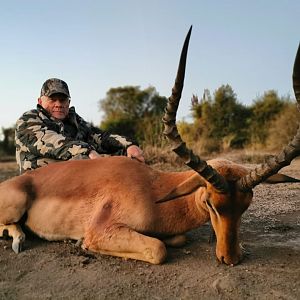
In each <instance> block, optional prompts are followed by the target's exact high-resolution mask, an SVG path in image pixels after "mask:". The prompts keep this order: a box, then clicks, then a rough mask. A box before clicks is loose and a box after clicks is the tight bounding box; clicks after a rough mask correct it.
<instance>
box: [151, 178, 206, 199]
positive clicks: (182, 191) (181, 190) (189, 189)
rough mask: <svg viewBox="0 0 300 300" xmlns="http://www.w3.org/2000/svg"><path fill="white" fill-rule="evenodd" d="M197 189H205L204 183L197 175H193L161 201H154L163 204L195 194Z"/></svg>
mask: <svg viewBox="0 0 300 300" xmlns="http://www.w3.org/2000/svg"><path fill="white" fill-rule="evenodd" d="M199 187H206V181H205V180H204V179H203V178H202V177H201V176H199V174H197V173H196V174H194V175H192V176H191V177H189V178H188V179H186V180H185V181H184V182H182V183H180V184H179V185H178V186H177V187H175V188H174V189H173V190H172V191H171V192H170V193H169V194H167V195H166V196H165V197H163V198H162V199H159V200H157V201H156V203H163V202H167V201H170V200H177V198H179V197H182V196H186V195H189V194H191V193H193V192H195V191H196V190H197V189H198V188H199Z"/></svg>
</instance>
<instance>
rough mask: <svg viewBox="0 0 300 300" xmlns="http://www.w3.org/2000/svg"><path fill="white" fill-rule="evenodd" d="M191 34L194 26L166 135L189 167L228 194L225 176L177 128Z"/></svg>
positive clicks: (181, 64) (169, 111) (182, 57)
mask: <svg viewBox="0 0 300 300" xmlns="http://www.w3.org/2000/svg"><path fill="white" fill-rule="evenodd" d="M191 32H192V26H191V27H190V29H189V32H188V34H187V36H186V38H185V41H184V44H183V48H182V51H181V55H180V60H179V66H178V70H177V76H176V79H175V85H174V87H173V88H172V95H171V96H170V97H169V99H168V103H167V107H166V109H165V114H164V117H163V123H164V134H165V135H166V136H167V138H168V139H169V140H170V141H171V142H172V144H173V147H172V150H173V151H174V152H175V153H176V154H177V155H178V156H179V157H180V158H182V159H183V161H184V162H185V164H186V165H187V166H189V167H190V168H191V169H193V170H195V171H196V172H198V173H199V174H200V175H201V176H202V177H203V178H204V179H205V180H207V181H208V182H209V183H211V184H212V185H213V187H214V188H215V189H216V190H217V191H218V192H220V193H226V192H227V191H228V186H227V182H226V181H225V179H224V178H223V176H221V175H220V174H219V173H218V172H217V171H216V170H215V169H213V168H212V167H211V166H209V165H208V164H207V163H206V161H205V160H202V159H201V158H200V157H199V156H198V155H195V154H194V153H193V151H192V150H190V149H188V148H187V147H186V144H185V142H183V141H182V139H181V137H180V135H179V133H178V130H177V126H176V113H177V109H178V105H179V101H180V98H181V93H182V89H183V84H184V75H185V66H186V58H187V52H188V46H189V40H190V36H191Z"/></svg>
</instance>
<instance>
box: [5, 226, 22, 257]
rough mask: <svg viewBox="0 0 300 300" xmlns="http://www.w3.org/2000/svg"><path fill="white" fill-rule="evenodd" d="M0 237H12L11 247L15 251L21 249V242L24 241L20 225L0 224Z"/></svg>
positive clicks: (17, 251)
mask: <svg viewBox="0 0 300 300" xmlns="http://www.w3.org/2000/svg"><path fill="white" fill-rule="evenodd" d="M0 234H1V235H0V237H3V236H5V235H8V236H10V237H12V238H13V242H12V249H13V251H14V252H15V253H19V252H21V251H22V248H23V244H24V242H25V234H24V232H23V231H22V229H21V227H20V225H18V224H11V225H0Z"/></svg>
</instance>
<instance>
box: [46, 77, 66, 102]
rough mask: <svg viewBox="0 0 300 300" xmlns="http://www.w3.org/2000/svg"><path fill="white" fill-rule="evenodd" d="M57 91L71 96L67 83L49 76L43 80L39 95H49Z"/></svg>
mask: <svg viewBox="0 0 300 300" xmlns="http://www.w3.org/2000/svg"><path fill="white" fill-rule="evenodd" d="M58 93H60V94H64V95H66V96H68V97H69V98H70V97H71V96H70V93H69V88H68V85H67V84H66V83H65V82H64V81H63V80H61V79H58V78H50V79H48V80H46V81H45V82H44V84H43V86H42V89H41V97H42V96H48V97H50V96H51V95H53V94H58Z"/></svg>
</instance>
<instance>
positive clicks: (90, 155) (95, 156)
mask: <svg viewBox="0 0 300 300" xmlns="http://www.w3.org/2000/svg"><path fill="white" fill-rule="evenodd" d="M99 157H101V155H100V154H99V153H98V152H97V151H95V150H91V152H90V153H89V158H90V159H96V158H99Z"/></svg>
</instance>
